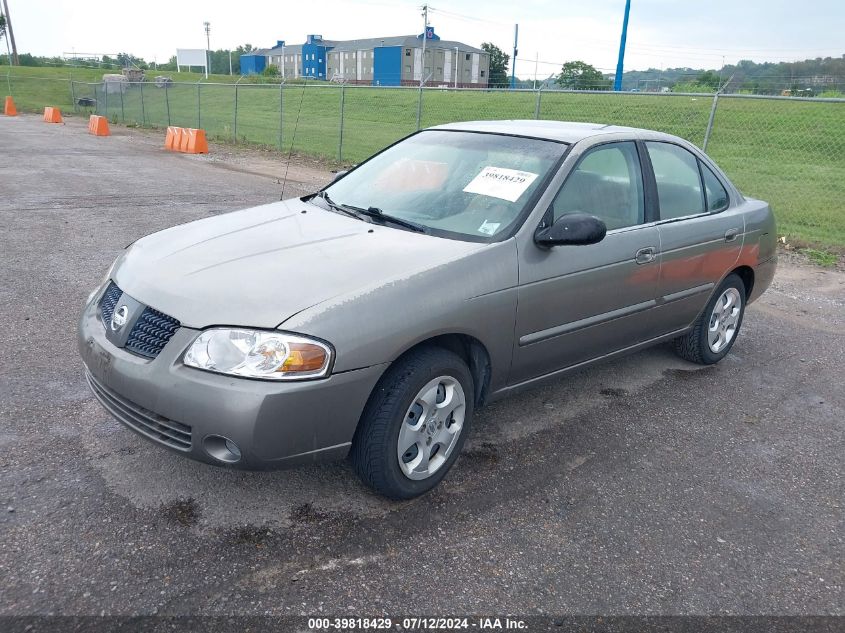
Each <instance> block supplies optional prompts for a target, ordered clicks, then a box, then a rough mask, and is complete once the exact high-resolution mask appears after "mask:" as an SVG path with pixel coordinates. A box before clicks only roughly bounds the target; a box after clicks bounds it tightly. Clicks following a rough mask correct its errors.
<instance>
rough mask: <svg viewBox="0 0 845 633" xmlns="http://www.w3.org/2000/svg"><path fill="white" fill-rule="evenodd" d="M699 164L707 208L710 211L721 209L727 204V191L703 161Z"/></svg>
mask: <svg viewBox="0 0 845 633" xmlns="http://www.w3.org/2000/svg"><path fill="white" fill-rule="evenodd" d="M699 162H700V161H699ZM700 164H701V179H702V180H703V181H704V193H705V194H707V210H708V211H711V212H715V211H723V210H724V209H726V208H727V206H728V192H727V191H725V188H724V187H723V186H722V183H721V182H719V179H718V178H716V174H714V173H713V172H712V171H710V168H709V167H708V166H707V165H705V164H704V163H700Z"/></svg>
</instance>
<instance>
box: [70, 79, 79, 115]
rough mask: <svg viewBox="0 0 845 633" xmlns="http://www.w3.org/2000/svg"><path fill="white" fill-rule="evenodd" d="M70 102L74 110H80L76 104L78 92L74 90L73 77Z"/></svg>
mask: <svg viewBox="0 0 845 633" xmlns="http://www.w3.org/2000/svg"><path fill="white" fill-rule="evenodd" d="M70 102H71V103H72V104H73V111H74V112H79V108H78V107H77V105H76V93H75V92H74V90H73V79H71V80H70Z"/></svg>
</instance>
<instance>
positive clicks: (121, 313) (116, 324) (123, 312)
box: [111, 306, 129, 332]
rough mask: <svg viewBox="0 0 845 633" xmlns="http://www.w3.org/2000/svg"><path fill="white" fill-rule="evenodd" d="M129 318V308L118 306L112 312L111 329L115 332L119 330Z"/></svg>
mask: <svg viewBox="0 0 845 633" xmlns="http://www.w3.org/2000/svg"><path fill="white" fill-rule="evenodd" d="M128 316H129V308H127V307H126V306H120V307H119V308H118V309H117V310H115V311H114V314H113V315H112V317H111V329H112V330H114V331H115V332H117V331H118V330H119V329H120V328H122V327H123V326H124V325H126V318H127V317H128Z"/></svg>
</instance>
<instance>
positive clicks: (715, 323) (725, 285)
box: [675, 274, 745, 365]
mask: <svg viewBox="0 0 845 633" xmlns="http://www.w3.org/2000/svg"><path fill="white" fill-rule="evenodd" d="M744 315H745V284H744V283H743V282H742V279H740V277H739V275H735V274H731V275H728V276H727V277H726V278H725V280H724V281H723V282H722V284H721V285H720V286H719V289H718V290H717V291H716V292H715V293H714V294H713V298H712V299H710V301H709V302H708V304H707V307H706V308H704V312H702V313H701V315H700V316H699V317H698V319H697V320H696V322H695V324H694V325H693V327H692V329H691V330H690V331H689V332H687V333H686V334H684V335H683V336H680V337H678V338H676V339H675V351H676V352H677V353H678V355H679V356H681V357H682V358H685V359H686V360H688V361H692V362H693V363H698V364H699V365H712V364H714V363H718V362H719V361H720V360H722V359H723V358H724V357H725V356H727V355H728V352H729V351H730V349H731V347H733V344H734V342H735V341H736V337H737V335H738V334H739V328H740V326H741V325H742V317H743V316H744Z"/></svg>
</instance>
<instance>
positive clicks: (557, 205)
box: [552, 141, 645, 230]
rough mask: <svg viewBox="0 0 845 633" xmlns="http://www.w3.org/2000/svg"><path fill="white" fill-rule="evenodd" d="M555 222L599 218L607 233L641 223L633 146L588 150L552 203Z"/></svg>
mask: <svg viewBox="0 0 845 633" xmlns="http://www.w3.org/2000/svg"><path fill="white" fill-rule="evenodd" d="M552 209H553V217H554V220H557V219H558V218H560V217H561V216H563V215H568V214H572V213H589V214H590V215H594V216H596V217H598V218H600V219H601V220H602V221H603V222H604V223H605V224H606V225H607V228H608V230H613V229H621V228H624V227H627V226H635V225H637V224H642V223H643V218H644V209H645V204H644V202H643V177H642V171H641V170H640V158H639V154H638V153H637V146H636V144H635V143H633V142H630V141H626V142H624V143H610V144H608V145H600V146H599V147H597V148H595V149H593V150H590V151H589V152H588V153H587V154H585V155H584V157H583V158H581V160H580V161H579V162H578V165H577V166H576V167H575V169H574V170H573V171H572V173H570V174H569V176H568V177H567V179H566V182H564V183H563V187H562V188H561V190H560V192H559V193H558V194H557V196H556V197H555V200H554V202H553V203H552Z"/></svg>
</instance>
